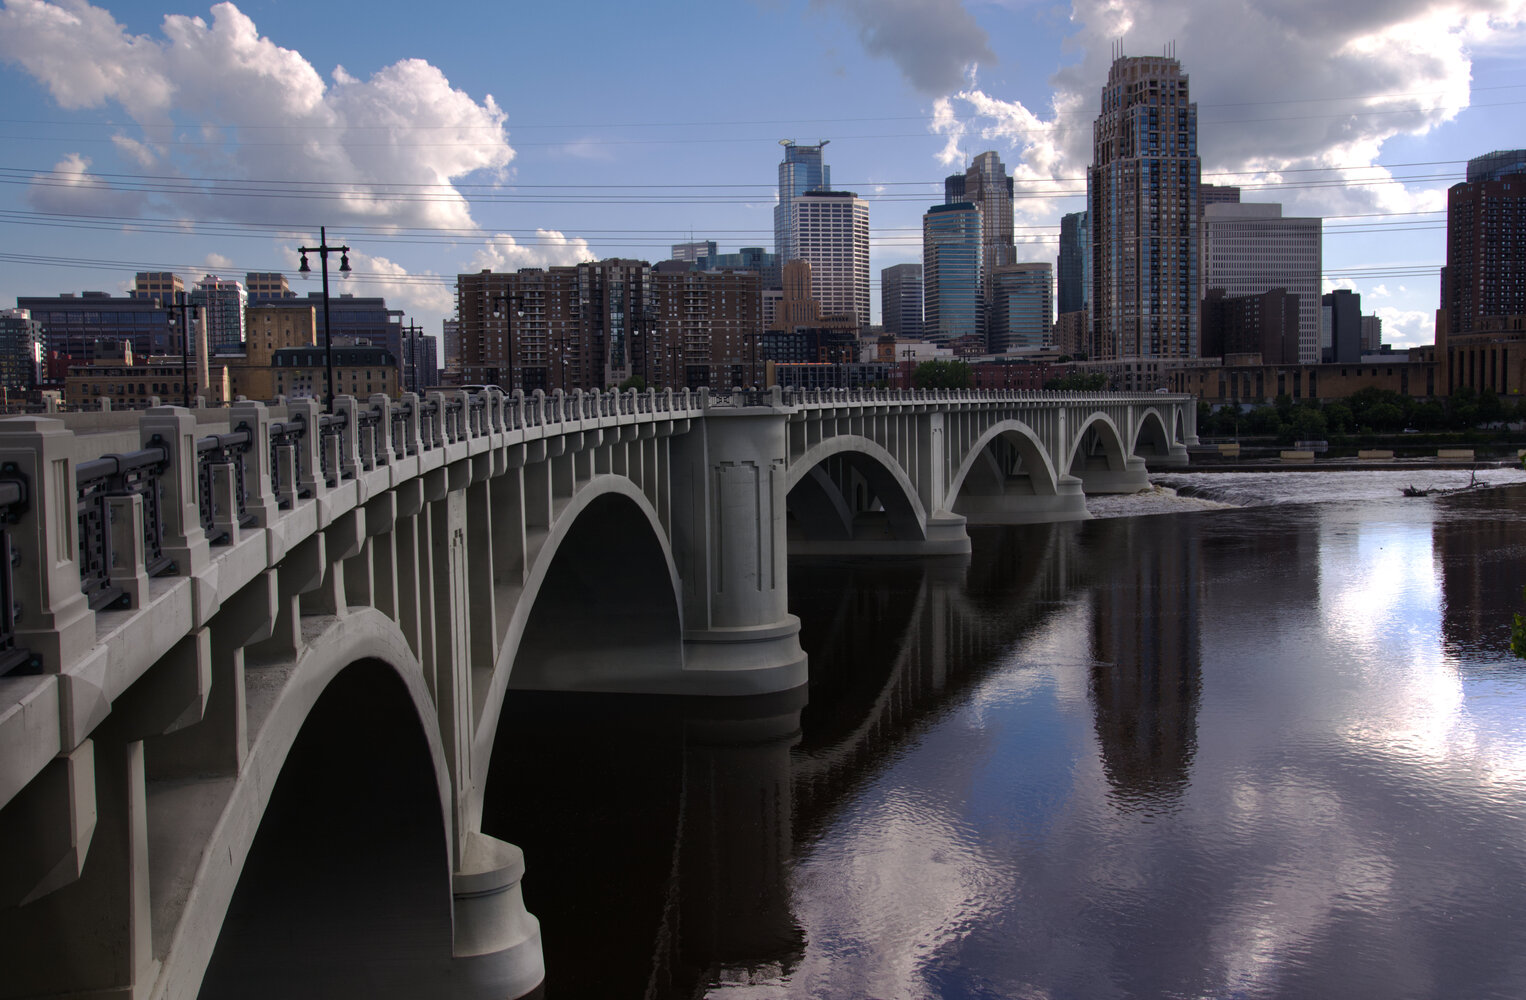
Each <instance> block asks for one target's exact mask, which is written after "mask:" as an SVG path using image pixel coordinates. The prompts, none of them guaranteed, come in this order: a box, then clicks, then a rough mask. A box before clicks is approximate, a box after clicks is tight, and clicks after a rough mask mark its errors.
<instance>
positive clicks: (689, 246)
mask: <svg viewBox="0 0 1526 1000" xmlns="http://www.w3.org/2000/svg"><path fill="white" fill-rule="evenodd" d="M713 256H715V241H714V240H694V241H692V242H689V243H674V244H673V258H672V259H673V260H686V261H688V262H689V263H691V264H697V263H699V262H700V261H701V260H702V259H703V258H705V257H713Z"/></svg>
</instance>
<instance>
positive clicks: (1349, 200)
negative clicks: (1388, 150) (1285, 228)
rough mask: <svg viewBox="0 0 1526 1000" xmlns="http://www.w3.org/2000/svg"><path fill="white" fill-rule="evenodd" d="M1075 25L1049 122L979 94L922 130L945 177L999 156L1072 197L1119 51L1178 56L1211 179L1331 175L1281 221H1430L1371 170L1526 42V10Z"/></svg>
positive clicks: (1313, 12)
mask: <svg viewBox="0 0 1526 1000" xmlns="http://www.w3.org/2000/svg"><path fill="white" fill-rule="evenodd" d="M1072 21H1073V23H1074V24H1075V25H1076V32H1075V34H1074V35H1073V36H1072V37H1071V39H1070V40H1069V41H1070V45H1071V47H1073V48H1074V49H1076V50H1078V51H1080V52H1081V53H1082V54H1083V55H1082V58H1081V60H1080V61H1079V62H1078V63H1076V64H1075V65H1072V66H1068V67H1066V68H1064V69H1062V70H1061V71H1059V72H1058V73H1056V74H1055V75H1054V76H1053V77H1052V79H1051V83H1052V85H1053V87H1054V93H1053V96H1052V98H1051V100H1050V106H1049V107H1047V108H1042V109H1034V108H1029V107H1027V106H1025V105H1024V104H1023V103H1021V102H1018V101H1004V100H1001V99H999V98H997V97H993V96H991V95H989V94H987V93H985V92H983V91H981V90H979V89H976V88H974V87H970V88H966V89H963V90H959V91H957V92H953V93H950V94H949V95H948V97H947V100H946V101H945V102H940V103H939V104H935V105H934V108H933V115H932V118H931V121H930V123H929V128H930V129H931V130H932V131H933V132H935V133H937V134H939V135H943V136H946V137H947V141H946V143H945V145H944V147H943V148H942V149H941V150H940V152H939V153H938V159H939V160H940V161H941V162H944V163H951V162H957V161H959V160H962V159H963V158H964V157H965V156H966V155H969V154H972V153H976V152H980V151H981V149H985V148H990V147H991V145H992V144H997V145H998V146H999V147H1004V148H1005V149H1006V150H1008V151H1011V152H1014V153H1017V154H1018V158H1020V163H1019V164H1018V167H1019V170H1018V172H1017V179H1018V183H1019V184H1020V185H1021V183H1022V180H1023V178H1024V171H1026V172H1027V173H1028V174H1029V175H1031V176H1035V177H1042V178H1048V179H1051V180H1054V181H1060V180H1062V179H1067V178H1068V179H1069V182H1070V186H1071V187H1072V188H1075V187H1076V186H1078V185H1079V184H1080V183H1081V182H1080V181H1079V180H1078V179H1079V178H1081V177H1082V176H1084V173H1085V170H1086V167H1087V165H1088V164H1089V163H1090V161H1091V141H1092V136H1091V124H1092V121H1093V119H1094V118H1095V117H1096V115H1097V111H1098V106H1099V103H1100V94H1101V89H1102V85H1103V83H1104V81H1105V80H1106V78H1107V70H1108V66H1109V64H1110V63H1111V59H1112V44H1113V42H1114V41H1115V40H1118V39H1122V40H1123V50H1124V52H1125V53H1126V54H1129V55H1148V54H1155V53H1159V52H1161V51H1162V50H1163V47H1164V46H1165V45H1166V44H1167V43H1174V44H1175V52H1176V56H1177V58H1178V59H1180V60H1181V63H1182V68H1183V69H1184V71H1186V72H1187V74H1188V75H1189V77H1190V80H1191V88H1192V95H1193V99H1194V100H1196V101H1197V102H1198V105H1199V124H1198V149H1199V154H1200V156H1201V157H1202V160H1203V169H1204V172H1205V174H1208V175H1209V176H1208V177H1207V178H1206V179H1208V180H1212V181H1215V182H1217V183H1231V184H1234V183H1240V184H1245V185H1247V186H1250V185H1255V184H1258V183H1262V182H1269V181H1270V182H1276V181H1281V180H1292V179H1297V178H1298V177H1299V176H1300V175H1299V174H1294V173H1291V172H1292V171H1306V170H1308V169H1309V168H1339V169H1337V170H1334V171H1332V172H1331V173H1320V174H1318V175H1316V176H1318V177H1319V179H1321V180H1331V181H1338V182H1340V183H1336V184H1332V185H1330V186H1327V187H1316V188H1305V189H1303V190H1301V191H1289V192H1285V193H1283V195H1282V197H1283V198H1284V199H1285V200H1286V201H1287V202H1288V203H1289V213H1290V214H1310V215H1335V214H1345V213H1351V214H1356V213H1360V212H1371V211H1375V210H1376V211H1394V212H1397V211H1427V210H1436V209H1439V208H1442V207H1444V204H1445V202H1444V196H1443V194H1442V192H1441V191H1440V190H1439V189H1429V190H1427V189H1420V190H1413V189H1410V188H1407V187H1406V186H1405V185H1404V184H1402V183H1401V182H1399V181H1398V180H1395V179H1394V177H1393V176H1392V175H1391V174H1389V172H1388V171H1386V170H1385V169H1383V168H1381V167H1374V166H1372V165H1373V164H1375V163H1376V162H1377V161H1378V159H1379V156H1380V154H1381V153H1382V149H1383V145H1384V143H1385V142H1387V141H1388V140H1389V139H1391V138H1394V137H1396V136H1401V135H1423V134H1425V133H1427V132H1429V131H1430V130H1432V129H1434V128H1436V127H1437V126H1439V125H1441V124H1443V123H1445V122H1447V121H1450V120H1451V119H1452V118H1454V117H1455V116H1456V115H1457V114H1458V112H1459V111H1461V110H1462V109H1464V108H1466V107H1467V105H1468V104H1469V101H1470V99H1471V94H1470V80H1471V72H1472V59H1473V52H1474V51H1475V50H1476V49H1478V48H1479V47H1481V46H1485V45H1488V44H1490V43H1491V42H1493V41H1495V40H1497V39H1498V38H1500V37H1501V36H1504V35H1509V34H1511V33H1515V32H1519V31H1520V30H1521V29H1522V28H1523V27H1526V0H1445V2H1443V0H1397V2H1396V0H1353V2H1351V3H1347V4H1340V5H1327V6H1319V5H1310V4H1308V3H1306V2H1303V0H1259V2H1257V3H1253V4H1225V3H1222V2H1220V0H1133V2H1130V3H1127V4H1124V3H1120V2H1118V0H1074V3H1073V5H1072ZM1274 98H1275V99H1274ZM1220 171H1244V172H1245V173H1242V174H1235V175H1233V176H1219V175H1217V172H1220ZM1306 176H1307V175H1306ZM1247 197H1248V198H1250V199H1253V200H1254V199H1255V198H1257V197H1258V196H1257V194H1255V193H1254V192H1252V193H1248V194H1247Z"/></svg>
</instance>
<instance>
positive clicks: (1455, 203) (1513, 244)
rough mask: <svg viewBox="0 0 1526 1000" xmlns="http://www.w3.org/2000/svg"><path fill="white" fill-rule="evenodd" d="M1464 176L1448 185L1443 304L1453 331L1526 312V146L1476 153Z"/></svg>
mask: <svg viewBox="0 0 1526 1000" xmlns="http://www.w3.org/2000/svg"><path fill="white" fill-rule="evenodd" d="M1467 177H1468V179H1467V180H1466V181H1464V182H1463V183H1461V184H1454V185H1452V187H1451V188H1449V189H1448V190H1447V263H1446V267H1445V268H1443V269H1442V272H1441V307H1442V308H1443V309H1445V310H1446V312H1447V332H1448V333H1450V334H1454V335H1455V334H1468V333H1472V332H1474V331H1475V330H1477V329H1478V327H1479V321H1480V320H1482V319H1483V318H1484V317H1486V316H1521V315H1526V149H1517V150H1502V151H1499V152H1495V153H1490V154H1488V155H1487V156H1479V157H1475V158H1473V159H1471V160H1469V161H1468V173H1467ZM1438 347H1439V345H1438Z"/></svg>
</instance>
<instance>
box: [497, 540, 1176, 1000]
mask: <svg viewBox="0 0 1526 1000" xmlns="http://www.w3.org/2000/svg"><path fill="white" fill-rule="evenodd" d="M1118 530H1119V529H1115V528H1107V527H1099V526H1097V525H1095V524H1094V525H1073V524H1072V525H1065V524H1059V525H1035V526H1024V527H1018V528H1004V529H992V530H990V531H981V532H979V537H978V538H976V544H975V546H974V551H975V554H974V555H973V556H964V557H949V558H942V559H874V560H864V559H853V558H846V557H842V558H839V557H813V558H809V559H805V558H802V559H796V560H792V561H791V564H790V581H789V584H790V601H791V610H792V611H793V612H794V613H796V614H797V615H799V616H800V618H801V621H802V632H801V638H802V645H803V646H804V647H805V648H806V650H807V651H808V652H809V654H810V656H811V680H810V682H809V684H808V685H807V686H806V687H805V688H804V689H800V690H797V691H795V692H790V693H786V694H785V695H778V696H770V697H768V698H763V699H689V700H685V699H668V698H656V697H649V696H618V695H568V694H553V693H541V692H515V693H513V695H512V696H511V697H510V698H509V700H508V703H507V704H506V706H505V710H504V715H503V718H502V720H501V722H500V728H499V732H498V735H497V741H496V744H495V750H494V756H493V761H492V766H491V770H490V773H489V774H490V776H489V785H488V788H487V794H486V806H485V814H484V818H483V829H484V831H485V832H488V833H490V834H492V835H493V836H496V837H500V838H503V839H506V840H509V841H511V842H513V843H516V844H518V845H520V846H521V847H523V848H524V851H525V856H526V859H527V862H528V871H527V874H526V877H525V880H524V892H525V900H526V905H527V907H528V908H529V909H530V910H531V912H533V913H535V914H536V915H537V917H539V918H540V920H541V926H542V935H543V946H544V951H545V958H546V969H547V978H546V986H545V990H546V995H547V996H548V997H553V998H563V997H606V996H644V997H649V998H668V997H675V998H676V997H689V996H693V995H696V993H697V992H702V991H703V989H704V987H705V986H706V985H707V984H714V983H718V982H747V981H758V980H763V981H772V980H777V979H779V978H781V977H787V976H788V975H789V974H790V971H791V970H792V969H793V968H795V967H796V966H797V965H798V963H799V962H800V960H801V957H802V956H803V954H804V951H805V948H806V945H807V942H806V941H805V937H804V932H803V931H802V929H801V927H800V926H799V924H798V923H797V921H796V919H795V916H794V913H793V909H792V900H791V896H790V892H791V885H790V864H791V860H792V858H793V857H794V856H795V854H796V852H797V850H798V849H799V847H800V846H801V845H804V844H808V843H810V842H811V841H812V840H813V839H814V838H815V837H817V836H819V835H820V834H821V832H822V831H823V830H824V829H825V828H826V827H827V826H828V825H829V824H830V823H831V822H832V820H833V819H834V817H835V816H836V814H837V812H838V810H839V809H840V806H841V803H843V802H844V801H845V800H847V799H848V798H850V797H851V795H852V793H853V790H854V789H855V788H856V787H858V786H860V785H861V784H862V783H864V782H867V781H870V780H873V778H874V777H875V775H877V774H879V773H880V772H881V771H882V770H883V769H884V768H885V767H886V766H888V764H889V762H891V761H893V760H894V759H895V757H896V755H897V754H898V753H900V752H901V750H902V748H903V747H905V746H907V745H909V744H910V743H911V742H912V741H913V740H914V739H915V737H916V736H917V734H918V733H919V732H920V731H921V730H922V729H923V728H924V727H925V726H927V725H931V724H935V723H936V721H937V720H938V719H939V718H940V717H941V715H942V714H943V713H945V712H947V711H949V710H950V709H951V707H953V706H956V705H958V704H959V703H960V701H961V699H962V698H963V697H965V696H966V694H967V693H968V692H969V691H970V690H971V689H972V688H973V687H975V686H977V685H979V684H980V683H981V682H982V681H983V680H984V679H986V678H987V677H989V676H991V675H992V674H993V672H994V671H996V670H999V669H1002V668H1003V667H1004V665H1005V659H1004V658H1005V657H1006V656H1007V655H1008V654H1009V653H1010V651H1011V650H1012V649H1013V648H1014V646H1016V645H1018V644H1020V643H1021V642H1022V640H1023V639H1024V638H1025V637H1026V636H1028V635H1030V634H1031V633H1032V632H1033V631H1034V630H1035V629H1037V628H1039V627H1041V626H1042V625H1043V624H1044V623H1045V622H1047V621H1049V620H1050V619H1051V618H1052V617H1053V616H1054V615H1055V614H1056V613H1058V612H1061V611H1064V610H1067V609H1070V608H1072V607H1073V606H1074V604H1075V602H1076V600H1077V599H1078V596H1080V595H1081V594H1082V593H1083V592H1092V585H1093V582H1094V576H1095V574H1094V569H1095V566H1096V565H1097V557H1098V556H1099V555H1101V554H1102V553H1104V552H1107V553H1108V554H1109V555H1110V556H1111V555H1113V554H1116V553H1115V551H1114V550H1115V549H1116V546H1118V545H1119V544H1125V545H1126V544H1127V539H1126V538H1120V537H1118ZM1170 569H1171V568H1170V567H1165V568H1161V569H1160V571H1161V572H1169V571H1170ZM1104 589H1107V588H1104ZM1114 589H1115V590H1116V588H1114ZM1116 592H1117V593H1118V595H1119V596H1120V597H1121V598H1123V599H1125V603H1126V604H1128V607H1122V608H1120V607H1117V606H1115V604H1114V603H1113V602H1110V601H1109V600H1107V599H1105V598H1104V599H1102V600H1100V601H1096V602H1095V606H1094V607H1093V609H1092V616H1093V618H1094V619H1097V623H1098V624H1105V620H1106V619H1108V618H1109V616H1111V617H1112V618H1113V619H1116V620H1118V621H1119V622H1122V621H1125V620H1127V621H1129V622H1135V623H1139V622H1147V621H1148V620H1149V619H1150V618H1151V617H1152V615H1154V614H1155V612H1156V610H1158V609H1155V608H1148V607H1142V606H1140V605H1139V603H1138V600H1137V599H1136V598H1131V597H1130V596H1129V590H1128V588H1124V589H1122V590H1116ZM1098 616H1101V618H1100V619H1099V618H1098ZM1114 631H1115V632H1116V631H1117V630H1116V629H1115V630H1114ZM1106 636H1107V633H1106V632H1105V630H1104V638H1103V639H1102V640H1101V641H1102V643H1103V645H1104V646H1105V645H1106V644H1107V643H1109V642H1112V643H1114V644H1115V645H1118V646H1120V647H1122V646H1129V647H1131V648H1132V643H1133V638H1129V639H1123V638H1122V637H1121V635H1119V636H1115V638H1113V639H1108V638H1107V637H1106ZM1147 646H1148V648H1149V649H1150V650H1153V652H1148V653H1146V654H1145V655H1143V656H1141V655H1137V654H1128V653H1127V652H1126V651H1123V650H1121V648H1120V649H1119V650H1109V649H1106V648H1099V649H1098V650H1096V652H1097V653H1098V654H1099V655H1100V654H1104V653H1106V654H1109V655H1107V656H1104V657H1102V659H1101V660H1100V661H1099V662H1101V663H1102V666H1101V667H1099V668H1098V671H1097V672H1096V673H1095V674H1094V676H1093V687H1094V700H1095V704H1096V710H1097V725H1098V728H1099V731H1103V740H1102V742H1103V743H1104V744H1106V745H1110V746H1112V747H1113V749H1112V751H1110V752H1109V753H1107V756H1108V758H1109V760H1110V761H1111V764H1110V773H1111V772H1112V771H1116V772H1117V775H1118V787H1119V788H1121V789H1123V790H1130V789H1132V790H1133V791H1134V792H1135V793H1137V794H1138V795H1142V796H1143V797H1144V798H1146V799H1148V798H1150V797H1151V796H1152V795H1154V794H1156V793H1157V792H1158V791H1159V789H1158V788H1157V787H1156V786H1157V785H1159V784H1160V783H1161V782H1162V781H1163V782H1164V784H1165V785H1167V786H1169V785H1171V784H1172V783H1173V780H1174V779H1173V777H1172V776H1173V775H1177V774H1179V773H1180V771H1181V769H1182V767H1183V766H1185V765H1184V764H1183V763H1182V762H1183V759H1184V757H1185V759H1188V760H1190V755H1191V744H1192V739H1191V734H1190V732H1189V733H1187V734H1185V735H1184V736H1182V737H1180V738H1170V739H1168V740H1167V741H1166V742H1167V743H1169V744H1170V746H1169V747H1162V746H1159V745H1153V744H1152V745H1146V746H1142V747H1141V746H1136V745H1135V744H1136V743H1138V742H1139V741H1138V740H1137V739H1135V736H1134V735H1133V734H1131V733H1128V732H1122V731H1120V729H1119V727H1120V726H1121V725H1122V724H1123V723H1122V721H1121V720H1122V717H1123V715H1122V714H1120V713H1124V714H1126V709H1125V707H1124V703H1125V702H1126V701H1127V700H1128V699H1130V698H1134V697H1144V698H1146V699H1147V700H1149V699H1152V698H1153V699H1154V700H1155V701H1156V702H1157V703H1158V704H1159V705H1160V706H1161V710H1162V711H1169V712H1177V713H1180V712H1181V709H1180V705H1181V704H1182V703H1183V701H1182V697H1181V694H1182V692H1181V691H1180V690H1179V688H1180V685H1179V684H1178V683H1177V681H1176V679H1174V675H1172V676H1167V677H1166V679H1165V681H1164V686H1165V688H1166V690H1165V691H1164V692H1163V693H1161V694H1159V695H1156V694H1152V693H1150V692H1152V691H1155V690H1156V689H1157V688H1159V687H1160V686H1161V682H1160V681H1159V677H1160V668H1161V663H1162V661H1163V660H1165V659H1170V658H1171V657H1173V656H1174V655H1175V652H1174V647H1171V646H1170V645H1169V644H1168V645H1167V646H1164V647H1163V646H1162V645H1161V644H1160V643H1159V642H1154V643H1153V645H1150V644H1149V643H1147ZM1114 653H1121V655H1111V654H1114ZM1182 662H1183V663H1186V664H1187V665H1188V666H1187V667H1186V669H1187V670H1188V672H1189V673H1191V671H1192V669H1193V668H1192V667H1191V662H1192V657H1190V656H1189V657H1187V658H1186V659H1185V660H1183V661H1182ZM1120 664H1121V668H1120ZM1174 669H1176V668H1174V667H1172V668H1168V671H1167V672H1168V673H1169V671H1170V670H1174ZM1191 687H1192V684H1191V681H1190V678H1189V681H1188V683H1187V689H1188V690H1187V696H1186V703H1187V704H1189V705H1190V703H1191V702H1192V700H1193V697H1194V696H1193V695H1192V692H1191ZM1144 689H1148V690H1144ZM1186 724H1187V725H1188V726H1189V727H1190V724H1191V712H1190V708H1189V709H1188V710H1187V711H1186ZM1107 731H1112V732H1114V733H1115V735H1114V736H1111V737H1110V736H1108V735H1107V734H1106V733H1107ZM1147 742H1148V741H1147ZM1162 758H1166V761H1165V763H1164V764H1162V763H1161V759H1162ZM1162 773H1163V774H1164V775H1165V777H1164V778H1163V779H1162V778H1160V777H1159V775H1160V774H1162Z"/></svg>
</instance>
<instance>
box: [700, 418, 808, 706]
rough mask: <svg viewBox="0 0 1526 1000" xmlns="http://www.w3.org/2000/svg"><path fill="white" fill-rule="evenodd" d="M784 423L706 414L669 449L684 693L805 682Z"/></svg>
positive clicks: (747, 690) (780, 687)
mask: <svg viewBox="0 0 1526 1000" xmlns="http://www.w3.org/2000/svg"><path fill="white" fill-rule="evenodd" d="M788 418H789V413H788V411H787V410H784V409H783V408H780V407H772V406H767V407H762V406H760V407H746V408H736V409H712V410H710V411H709V413H708V415H707V419H706V420H704V421H703V423H701V424H698V425H697V426H696V427H695V428H694V429H693V430H691V431H690V432H689V433H687V434H684V435H682V436H680V437H678V438H675V439H674V440H673V442H672V453H671V463H672V464H671V474H672V478H673V480H674V484H673V494H672V525H673V527H672V531H673V550H674V557H675V559H677V560H678V561H679V567H678V570H679V575H680V576H681V577H682V578H683V585H684V586H683V602H684V603H683V622H684V664H683V674H682V684H681V687H682V690H684V691H685V692H690V693H694V694H763V693H767V692H773V691H786V690H789V689H791V688H793V687H796V686H797V685H800V684H803V683H805V680H806V657H805V653H804V651H803V650H801V648H800V638H799V633H800V621H799V619H797V618H796V617H795V616H794V615H792V614H790V613H789V610H788V607H787V603H788V601H787V599H788V592H787V586H788V572H787V567H786V562H785V560H786V555H787V553H786V545H787V540H786V535H785V506H784V503H785V501H784V492H785V491H784V485H785V462H786V454H787V453H786V438H785V427H786V422H787V421H788Z"/></svg>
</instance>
